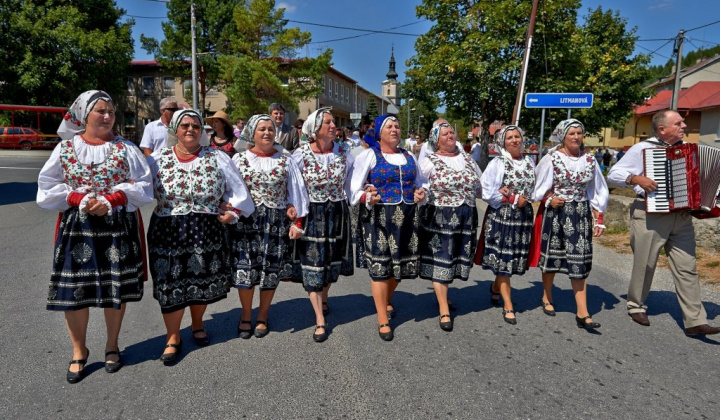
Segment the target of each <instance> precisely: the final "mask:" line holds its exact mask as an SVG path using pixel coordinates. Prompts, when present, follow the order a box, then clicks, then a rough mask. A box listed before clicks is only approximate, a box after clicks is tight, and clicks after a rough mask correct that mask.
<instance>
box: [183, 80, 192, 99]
mask: <svg viewBox="0 0 720 420" xmlns="http://www.w3.org/2000/svg"><path fill="white" fill-rule="evenodd" d="M183 97H185V98H191V97H192V79H185V80H184V81H183Z"/></svg>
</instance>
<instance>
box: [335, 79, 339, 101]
mask: <svg viewBox="0 0 720 420" xmlns="http://www.w3.org/2000/svg"><path fill="white" fill-rule="evenodd" d="M338 89H339V87H338V82H335V99H337V98H338Z"/></svg>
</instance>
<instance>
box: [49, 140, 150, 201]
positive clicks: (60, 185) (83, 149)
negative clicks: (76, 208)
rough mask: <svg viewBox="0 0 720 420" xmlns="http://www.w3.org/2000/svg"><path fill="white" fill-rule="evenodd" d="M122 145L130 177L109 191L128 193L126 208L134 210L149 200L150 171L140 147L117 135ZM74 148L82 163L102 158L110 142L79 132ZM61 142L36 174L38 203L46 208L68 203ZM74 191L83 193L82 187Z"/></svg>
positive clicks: (73, 142) (104, 156)
mask: <svg viewBox="0 0 720 420" xmlns="http://www.w3.org/2000/svg"><path fill="white" fill-rule="evenodd" d="M116 140H120V141H122V142H123V144H124V145H125V150H126V151H127V155H126V156H127V161H128V167H129V180H130V181H133V182H121V183H119V184H116V185H114V186H113V187H112V189H111V192H117V191H122V192H123V193H125V196H126V197H127V200H128V202H127V206H126V208H127V211H130V212H132V211H135V210H137V209H138V207H142V206H144V205H145V204H149V203H152V201H153V193H152V175H151V173H150V168H149V167H148V164H147V162H146V160H145V157H144V156H143V154H142V152H140V149H138V148H137V147H136V146H135V145H134V144H132V143H130V142H129V141H127V140H125V139H122V138H119V137H116ZM72 145H73V150H74V151H75V156H76V157H77V159H78V161H79V162H80V163H82V164H84V165H92V164H97V163H100V162H104V161H105V158H106V156H107V154H108V152H109V151H110V143H105V144H101V145H91V144H88V143H86V142H85V141H84V140H83V139H82V138H81V137H80V136H75V137H74V138H73V139H72ZM61 147H62V142H60V144H58V145H57V146H55V149H53V151H52V153H51V154H50V157H49V158H48V160H47V162H45V165H44V166H43V168H42V169H41V170H40V175H39V176H38V192H37V203H38V205H39V206H40V207H42V208H44V209H46V210H58V211H65V210H67V209H68V208H70V206H69V205H68V203H67V198H68V195H70V193H71V192H73V189H72V188H71V187H70V186H69V185H68V184H66V183H65V177H64V173H63V169H62V166H61V162H60V149H61ZM76 192H81V193H86V192H87V191H85V190H82V191H81V190H78V191H76Z"/></svg>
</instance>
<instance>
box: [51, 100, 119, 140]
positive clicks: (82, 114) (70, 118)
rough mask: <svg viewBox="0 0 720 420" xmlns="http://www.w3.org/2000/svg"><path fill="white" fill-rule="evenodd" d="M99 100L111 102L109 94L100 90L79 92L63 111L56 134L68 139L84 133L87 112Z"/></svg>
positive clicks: (88, 112)
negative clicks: (64, 111)
mask: <svg viewBox="0 0 720 420" xmlns="http://www.w3.org/2000/svg"><path fill="white" fill-rule="evenodd" d="M100 100H103V101H105V102H110V103H112V98H111V97H110V95H108V94H107V93H105V92H103V91H102V90H88V91H87V92H83V93H81V94H80V96H78V97H77V99H75V102H73V104H72V106H70V109H68V111H67V112H66V113H65V116H64V117H63V120H62V122H61V123H60V127H58V130H57V133H58V136H60V138H61V139H63V140H69V139H71V138H73V137H75V135H76V134H82V133H84V132H85V123H86V122H87V117H88V114H90V111H92V109H93V108H94V107H95V104H96V103H97V101H100Z"/></svg>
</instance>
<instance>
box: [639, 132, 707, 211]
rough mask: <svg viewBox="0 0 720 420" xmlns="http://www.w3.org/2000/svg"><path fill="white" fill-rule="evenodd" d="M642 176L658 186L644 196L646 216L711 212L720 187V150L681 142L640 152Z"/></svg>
mask: <svg viewBox="0 0 720 420" xmlns="http://www.w3.org/2000/svg"><path fill="white" fill-rule="evenodd" d="M643 162H644V167H645V176H646V177H648V178H650V179H652V180H653V181H655V182H656V183H657V184H658V188H657V190H655V191H653V192H652V193H650V194H647V196H646V198H645V209H646V211H647V212H648V213H669V212H673V211H682V210H691V211H695V212H697V213H698V215H699V216H700V217H702V215H701V214H700V213H706V212H711V211H712V212H714V213H717V210H715V205H716V202H717V198H718V187H720V149H719V148H717V147H712V146H706V145H698V144H694V143H683V144H680V145H678V146H671V147H667V148H665V147H652V148H648V149H645V150H643Z"/></svg>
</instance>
